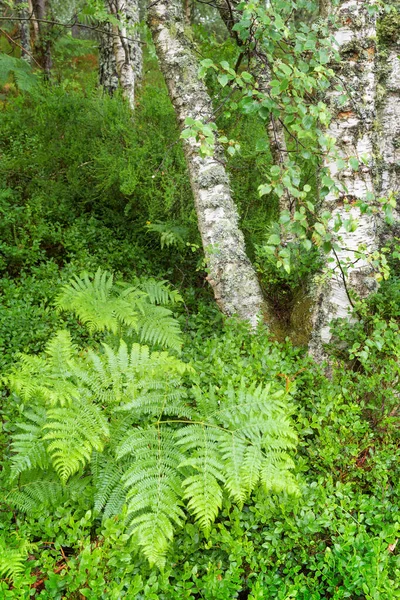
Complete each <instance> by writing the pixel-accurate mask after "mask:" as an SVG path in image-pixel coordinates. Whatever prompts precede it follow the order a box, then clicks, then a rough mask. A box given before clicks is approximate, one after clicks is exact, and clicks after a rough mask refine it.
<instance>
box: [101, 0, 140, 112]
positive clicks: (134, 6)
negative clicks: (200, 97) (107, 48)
mask: <svg viewBox="0 0 400 600" xmlns="http://www.w3.org/2000/svg"><path fill="white" fill-rule="evenodd" d="M109 7H110V12H111V13H112V14H113V15H114V16H116V17H117V18H118V19H119V20H120V21H121V24H120V25H114V24H113V25H112V32H113V50H114V56H115V65H116V70H117V73H118V78H119V82H120V85H121V88H122V91H123V95H124V97H125V98H126V99H127V101H128V103H129V105H130V107H131V108H132V110H134V108H135V88H136V86H137V83H138V81H139V80H140V78H141V75H142V49H141V46H140V40H139V34H138V32H137V31H134V29H133V28H134V26H135V25H138V23H139V5H138V2H137V0H109Z"/></svg>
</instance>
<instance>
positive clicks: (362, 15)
mask: <svg viewBox="0 0 400 600" xmlns="http://www.w3.org/2000/svg"><path fill="white" fill-rule="evenodd" d="M369 5H370V0H347V1H344V2H343V1H342V2H340V4H339V8H338V16H339V19H340V22H341V26H340V28H339V29H338V31H337V32H336V36H335V37H336V41H337V44H338V46H339V49H340V53H341V58H342V60H341V63H340V65H339V66H338V68H337V71H338V75H339V77H340V78H341V80H342V82H343V83H344V84H345V86H346V90H347V92H348V93H349V96H350V100H349V101H348V103H347V105H346V106H341V107H338V106H337V102H336V99H337V96H338V95H339V94H338V93H337V92H332V93H331V94H330V96H329V98H328V102H329V103H330V105H331V110H332V112H333V115H334V119H333V122H332V124H331V127H330V129H329V135H330V136H331V137H333V138H334V139H335V140H336V147H337V153H338V156H339V157H340V158H343V159H344V160H348V159H349V158H351V157H356V158H357V159H358V160H359V163H360V167H359V169H358V170H357V171H353V170H352V169H351V168H349V169H348V170H345V171H338V169H337V166H336V160H330V161H328V163H327V165H326V166H327V167H328V169H329V171H330V174H331V177H332V178H333V179H334V181H335V183H336V185H337V186H338V188H339V189H340V192H339V194H334V193H330V194H329V195H328V196H327V197H326V198H325V199H324V201H323V207H322V208H323V209H325V210H329V211H330V212H332V215H333V218H332V223H333V221H334V219H335V217H336V215H339V216H340V217H341V218H342V220H346V219H348V218H349V214H351V215H352V216H354V217H358V227H357V230H356V231H355V232H351V233H348V232H346V231H345V230H344V229H343V230H341V231H340V232H339V235H341V236H342V239H343V243H342V246H343V249H342V250H340V251H339V252H338V253H337V258H338V259H339V261H340V262H342V263H344V262H346V261H348V260H350V261H351V263H353V265H352V266H351V267H350V268H349V274H348V277H347V280H346V282H345V281H344V278H343V275H342V272H341V269H340V266H339V265H338V264H335V266H334V267H333V273H332V279H331V280H330V281H329V283H328V284H326V285H325V286H324V287H323V289H320V290H319V298H318V300H317V303H316V309H315V312H314V315H313V325H314V330H313V334H312V339H311V343H310V352H311V354H312V355H314V357H315V358H317V359H321V358H322V357H323V350H322V344H323V343H326V342H329V340H330V337H331V334H330V330H329V325H330V323H331V321H332V319H335V318H338V317H346V316H348V315H349V312H350V310H351V302H350V300H349V295H348V291H350V290H354V291H355V292H357V294H358V295H359V296H361V297H365V296H367V295H368V294H370V293H371V291H373V290H375V289H376V282H375V279H374V278H373V276H372V273H371V269H370V267H369V265H368V264H367V263H366V261H364V260H359V255H358V254H357V248H358V247H359V245H360V244H366V246H367V248H368V251H372V250H374V249H375V248H376V247H377V245H378V231H377V223H376V221H375V219H374V218H373V217H371V216H367V215H360V214H359V211H358V210H357V209H354V208H352V209H351V211H350V213H348V212H347V211H346V206H348V205H349V204H350V205H351V203H353V202H354V201H357V200H365V199H366V195H367V192H372V193H374V191H375V189H374V162H373V149H374V123H375V119H376V19H375V17H372V16H369V15H368V12H367V8H368V6H369ZM362 158H364V160H365V161H366V164H364V162H363V160H362Z"/></svg>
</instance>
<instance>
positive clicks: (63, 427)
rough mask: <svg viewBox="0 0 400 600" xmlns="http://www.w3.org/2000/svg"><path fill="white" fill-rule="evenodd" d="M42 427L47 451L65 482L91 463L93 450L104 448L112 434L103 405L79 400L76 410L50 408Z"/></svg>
mask: <svg viewBox="0 0 400 600" xmlns="http://www.w3.org/2000/svg"><path fill="white" fill-rule="evenodd" d="M43 428H44V429H45V430H46V431H47V433H46V434H45V435H44V440H48V441H49V444H48V447H47V452H48V453H49V454H50V457H51V461H52V464H53V466H54V468H55V470H56V471H57V473H58V475H59V476H60V478H61V480H62V481H63V482H66V481H67V480H68V478H69V477H71V475H73V474H74V473H77V472H78V471H79V469H80V468H82V467H84V466H85V464H86V463H87V462H90V459H91V455H92V452H93V451H94V450H97V451H98V452H100V451H101V450H103V448H104V444H105V440H106V438H107V436H108V434H109V428H108V424H107V419H106V418H105V415H104V414H103V413H102V411H101V410H100V408H99V407H98V406H96V405H94V404H91V403H90V402H76V403H75V405H74V409H73V410H71V409H70V407H56V408H51V409H49V410H48V413H47V421H46V423H45V424H44V426H43Z"/></svg>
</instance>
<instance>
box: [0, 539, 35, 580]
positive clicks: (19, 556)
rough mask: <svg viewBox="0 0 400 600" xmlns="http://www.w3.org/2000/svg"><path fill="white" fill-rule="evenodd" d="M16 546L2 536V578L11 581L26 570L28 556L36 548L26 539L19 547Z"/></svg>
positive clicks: (0, 564) (0, 570) (0, 566)
mask: <svg viewBox="0 0 400 600" xmlns="http://www.w3.org/2000/svg"><path fill="white" fill-rule="evenodd" d="M14 535H15V536H16V534H14ZM14 545H15V543H14V542H12V541H11V540H10V539H4V537H2V536H0V577H1V578H6V579H10V580H11V581H13V580H14V579H15V578H16V577H18V575H20V574H21V573H22V572H23V571H24V570H25V565H26V558H27V554H28V552H29V551H30V550H32V549H33V548H34V547H35V546H34V544H31V543H30V542H28V541H27V540H26V539H25V540H23V541H22V543H20V544H19V545H18V547H16V548H15V547H13V546H14Z"/></svg>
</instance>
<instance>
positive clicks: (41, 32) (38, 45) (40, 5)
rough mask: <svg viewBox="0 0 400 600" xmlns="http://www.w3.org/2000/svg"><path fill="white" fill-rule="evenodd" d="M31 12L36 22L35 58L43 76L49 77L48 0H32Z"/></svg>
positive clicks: (49, 35)
mask: <svg viewBox="0 0 400 600" xmlns="http://www.w3.org/2000/svg"><path fill="white" fill-rule="evenodd" d="M32 7H33V13H34V16H35V20H36V23H37V29H38V36H37V37H36V40H35V58H36V60H37V62H38V63H39V64H40V66H41V67H42V69H43V71H44V74H45V77H46V78H47V79H50V76H51V69H52V66H53V60H52V56H51V50H52V39H51V28H52V26H51V24H50V23H47V22H46V21H48V20H50V19H49V17H50V16H51V7H50V3H49V0H32Z"/></svg>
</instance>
